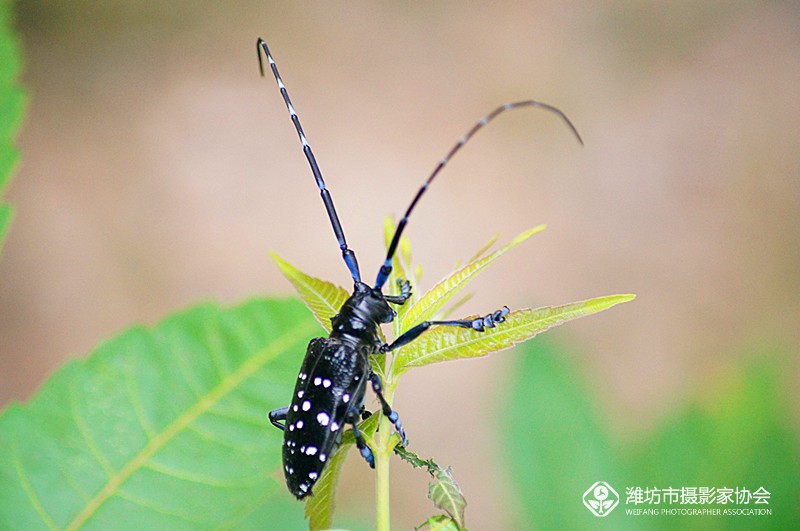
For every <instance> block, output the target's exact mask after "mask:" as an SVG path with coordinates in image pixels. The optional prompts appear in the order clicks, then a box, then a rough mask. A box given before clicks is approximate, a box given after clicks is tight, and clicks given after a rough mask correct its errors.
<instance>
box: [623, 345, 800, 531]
mask: <svg viewBox="0 0 800 531" xmlns="http://www.w3.org/2000/svg"><path fill="white" fill-rule="evenodd" d="M745 357H746V358H749V359H751V360H752V361H749V362H744V363H742V364H740V365H734V364H732V365H730V366H729V367H727V368H721V369H720V370H719V372H718V377H717V378H716V379H715V381H714V382H713V383H710V385H706V386H704V388H703V390H702V392H701V394H700V396H699V397H698V398H697V399H695V400H693V401H692V402H690V403H688V404H686V405H684V406H682V407H680V408H678V409H677V410H676V411H674V412H673V413H672V414H671V415H670V416H669V417H668V418H667V419H666V420H665V421H664V422H663V423H662V424H661V425H660V426H659V427H658V428H657V429H656V431H655V432H654V433H652V434H649V435H647V436H644V437H641V438H640V439H638V440H636V441H633V442H632V443H630V444H629V445H628V446H627V451H626V456H628V457H629V463H630V464H629V470H630V472H629V475H628V478H627V480H628V484H632V485H640V486H644V485H648V484H649V485H651V486H652V485H663V486H676V485H677V486H707V487H715V488H720V487H729V488H736V487H745V488H748V489H749V490H751V491H754V490H756V489H757V488H758V487H761V486H763V487H764V488H765V489H766V490H767V491H769V492H770V493H771V494H772V495H771V498H770V503H769V508H770V509H772V511H773V514H772V515H771V516H770V517H769V518H760V517H751V518H741V517H739V518H737V517H728V518H725V517H720V518H718V519H716V520H712V521H711V522H710V524H711V525H714V526H716V527H717V528H719V529H733V528H735V529H789V528H791V527H794V525H796V524H797V523H798V522H800V504H798V503H797V501H796V499H795V498H794V492H795V491H796V490H797V486H798V479H800V437H798V434H797V431H796V427H795V426H794V425H793V424H792V418H793V416H792V414H791V411H790V403H791V400H792V398H791V396H790V394H789V390H790V389H791V388H792V387H793V385H792V384H793V383H794V382H792V381H791V380H790V378H789V377H788V374H789V373H790V371H789V370H788V369H789V367H790V364H789V363H788V359H789V358H790V356H788V355H786V354H783V353H780V352H778V351H771V350H770V349H757V350H756V351H754V352H751V353H749V354H747V355H746V356H745ZM682 522H685V518H681V517H680V516H674V517H673V516H667V517H664V518H660V519H659V520H658V521H657V522H656V524H657V526H655V527H658V528H661V529H668V528H674V526H676V525H679V524H681V523H682Z"/></svg>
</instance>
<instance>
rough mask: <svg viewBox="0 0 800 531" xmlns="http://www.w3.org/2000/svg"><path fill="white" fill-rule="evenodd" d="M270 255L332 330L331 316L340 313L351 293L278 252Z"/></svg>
mask: <svg viewBox="0 0 800 531" xmlns="http://www.w3.org/2000/svg"><path fill="white" fill-rule="evenodd" d="M270 256H271V257H272V259H273V260H274V261H275V263H276V264H278V267H279V268H280V270H281V273H283V275H284V276H285V277H286V278H287V279H289V282H291V283H292V284H293V285H294V287H295V289H296V290H297V293H298V294H299V295H300V298H301V299H303V302H305V303H306V306H308V308H309V309H310V310H311V311H312V312H313V314H314V317H316V318H317V321H319V322H320V324H321V325H322V326H323V327H324V328H325V330H326V331H328V332H330V331H331V318H332V317H333V316H334V315H336V314H337V313H339V308H341V307H342V304H344V302H345V301H346V300H347V298H348V297H350V294H349V293H347V291H346V290H345V289H344V288H342V287H339V286H336V285H335V284H332V283H330V282H327V281H325V280H320V279H318V278H314V277H311V276H308V275H306V274H305V273H303V272H302V271H300V270H299V269H297V268H296V267H294V266H293V265H291V264H290V263H288V262H287V261H286V260H284V259H283V258H281V257H280V256H278V254H277V253H274V252H271V253H270Z"/></svg>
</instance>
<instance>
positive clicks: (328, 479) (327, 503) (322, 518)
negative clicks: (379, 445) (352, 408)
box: [305, 415, 378, 530]
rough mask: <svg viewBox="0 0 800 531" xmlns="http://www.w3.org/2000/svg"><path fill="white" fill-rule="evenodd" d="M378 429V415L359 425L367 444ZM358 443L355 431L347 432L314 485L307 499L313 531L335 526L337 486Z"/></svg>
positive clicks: (307, 508) (308, 515)
mask: <svg viewBox="0 0 800 531" xmlns="http://www.w3.org/2000/svg"><path fill="white" fill-rule="evenodd" d="M377 427H378V415H372V416H370V417H369V418H368V419H367V420H365V421H364V422H362V423H360V424H359V429H360V430H361V432H362V433H363V434H364V438H365V439H366V440H367V442H370V437H369V436H370V435H371V434H373V433H375V429H376V428H377ZM355 442H356V439H355V437H354V436H353V430H352V429H350V430H347V431H346V432H344V435H343V436H342V442H341V443H340V444H339V448H338V449H337V450H336V453H334V454H333V456H332V457H331V458H329V459H328V466H326V467H325V469H324V470H323V471H322V475H321V476H320V478H319V480H318V481H317V482H316V483H315V484H314V492H313V494H312V495H311V496H309V497H308V498H307V501H306V511H305V516H306V519H308V521H309V522H308V525H309V528H310V529H311V530H316V529H330V527H331V525H332V524H333V513H334V510H335V508H336V485H337V484H338V483H339V476H340V475H341V472H342V465H343V464H344V461H345V459H346V458H347V453H348V451H349V450H350V447H351V446H353V445H354V444H355Z"/></svg>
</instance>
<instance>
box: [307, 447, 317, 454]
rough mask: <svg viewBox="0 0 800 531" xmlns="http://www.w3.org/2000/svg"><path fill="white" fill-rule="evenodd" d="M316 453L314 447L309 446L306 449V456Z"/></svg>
mask: <svg viewBox="0 0 800 531" xmlns="http://www.w3.org/2000/svg"><path fill="white" fill-rule="evenodd" d="M316 453H317V447H316V446H309V447H308V448H306V455H314V454H316Z"/></svg>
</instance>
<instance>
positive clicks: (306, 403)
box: [295, 400, 311, 411]
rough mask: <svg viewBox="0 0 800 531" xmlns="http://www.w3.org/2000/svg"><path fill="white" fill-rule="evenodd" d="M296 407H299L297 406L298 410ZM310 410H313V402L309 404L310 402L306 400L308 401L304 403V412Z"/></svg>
mask: <svg viewBox="0 0 800 531" xmlns="http://www.w3.org/2000/svg"><path fill="white" fill-rule="evenodd" d="M296 407H297V406H295V408H296ZM309 409H311V402H309V401H308V400H306V401H304V402H303V411H308V410H309Z"/></svg>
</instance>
